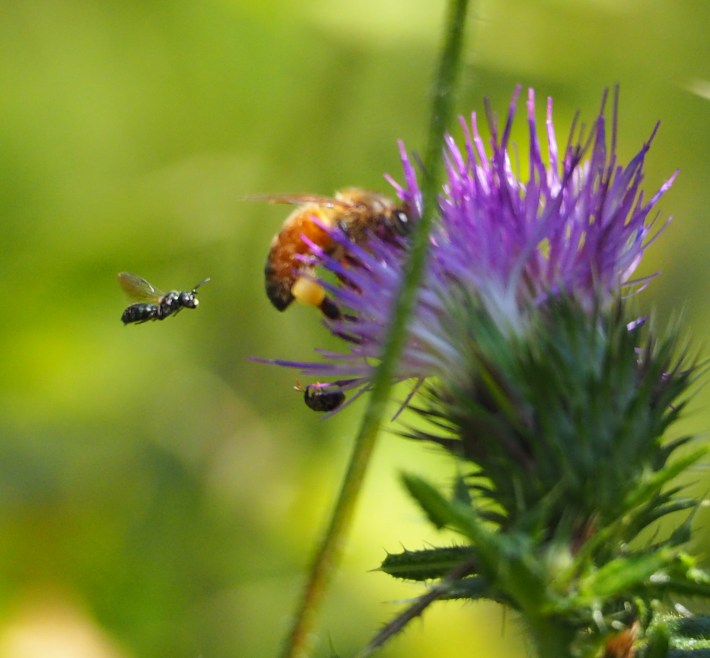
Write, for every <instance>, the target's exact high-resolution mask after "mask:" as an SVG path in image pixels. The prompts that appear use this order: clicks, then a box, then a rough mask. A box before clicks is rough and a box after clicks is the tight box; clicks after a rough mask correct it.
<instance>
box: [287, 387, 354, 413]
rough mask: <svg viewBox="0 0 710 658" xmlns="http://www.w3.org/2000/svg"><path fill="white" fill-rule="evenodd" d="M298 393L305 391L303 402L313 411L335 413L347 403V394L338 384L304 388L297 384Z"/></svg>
mask: <svg viewBox="0 0 710 658" xmlns="http://www.w3.org/2000/svg"><path fill="white" fill-rule="evenodd" d="M294 388H295V389H296V390H297V391H303V401H304V402H305V403H306V406H307V407H308V408H309V409H313V411H322V412H327V411H334V410H335V409H337V408H338V407H339V406H340V405H341V404H343V402H345V393H343V390H342V389H341V388H340V387H339V386H338V385H337V384H308V385H307V386H306V387H305V388H302V387H301V385H300V384H296V386H294Z"/></svg>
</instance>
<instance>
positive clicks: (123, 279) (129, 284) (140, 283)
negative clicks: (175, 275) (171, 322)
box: [118, 272, 210, 324]
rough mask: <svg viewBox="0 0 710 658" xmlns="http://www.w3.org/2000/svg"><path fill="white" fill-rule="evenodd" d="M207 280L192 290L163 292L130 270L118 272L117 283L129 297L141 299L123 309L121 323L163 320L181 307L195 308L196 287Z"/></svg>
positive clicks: (203, 282)
mask: <svg viewBox="0 0 710 658" xmlns="http://www.w3.org/2000/svg"><path fill="white" fill-rule="evenodd" d="M209 280H210V279H209V277H207V278H206V279H205V280H204V281H202V282H201V283H198V284H197V285H196V286H195V287H194V288H193V289H192V290H183V291H178V290H171V291H170V292H163V291H162V290H160V289H159V288H156V287H155V286H154V285H153V284H152V283H149V282H148V281H146V280H145V279H144V278H143V277H140V276H137V275H135V274H131V273H130V272H120V273H119V274H118V284H119V285H120V286H121V288H123V290H124V291H125V292H126V294H127V295H128V296H129V297H130V298H131V299H135V300H141V301H140V302H139V303H137V304H131V305H130V306H129V307H128V308H127V309H126V310H125V311H123V315H121V320H123V324H131V323H136V324H142V323H143V322H148V321H149V320H164V319H165V318H167V317H168V316H170V315H175V314H176V313H179V312H180V311H181V310H182V309H183V308H197V306H198V304H199V303H200V302H199V300H198V299H197V289H198V288H199V287H200V286H203V285H205V283H207V282H208V281H209Z"/></svg>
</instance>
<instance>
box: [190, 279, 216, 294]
mask: <svg viewBox="0 0 710 658" xmlns="http://www.w3.org/2000/svg"><path fill="white" fill-rule="evenodd" d="M211 278H212V277H209V276H208V277H207V278H206V279H205V280H204V281H200V282H199V283H198V284H197V285H196V286H195V287H194V288H193V289H192V292H193V294H194V293H195V292H196V291H197V289H198V288H199V287H200V286H204V285H205V283H209V282H210V279H211Z"/></svg>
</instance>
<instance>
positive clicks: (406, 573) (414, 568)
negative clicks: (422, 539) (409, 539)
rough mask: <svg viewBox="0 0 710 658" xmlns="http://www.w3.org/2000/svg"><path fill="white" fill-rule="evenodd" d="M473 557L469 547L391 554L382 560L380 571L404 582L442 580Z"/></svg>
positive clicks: (473, 552)
mask: <svg viewBox="0 0 710 658" xmlns="http://www.w3.org/2000/svg"><path fill="white" fill-rule="evenodd" d="M473 556H475V551H474V550H473V549H472V548H471V547H470V546H451V547H445V548H430V549H426V550H421V551H403V552H402V553H391V554H389V555H387V557H386V558H385V559H384V560H383V562H382V564H381V565H380V569H381V570H382V571H384V572H385V573H386V574H388V575H390V576H393V577H395V578H404V579H406V580H416V581H422V580H432V579H434V578H443V577H444V576H445V575H446V574H447V573H449V572H450V571H451V570H452V569H453V568H454V567H455V566H456V565H458V564H461V562H463V561H465V560H470V559H471V558H472V557H473Z"/></svg>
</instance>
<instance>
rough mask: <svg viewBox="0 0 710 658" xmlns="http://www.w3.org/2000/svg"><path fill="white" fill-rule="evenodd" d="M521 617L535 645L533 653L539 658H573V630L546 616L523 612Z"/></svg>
mask: <svg viewBox="0 0 710 658" xmlns="http://www.w3.org/2000/svg"><path fill="white" fill-rule="evenodd" d="M523 619H524V621H525V624H526V626H527V628H528V631H529V634H530V637H531V638H532V641H533V644H534V645H535V654H536V655H537V656H539V658H573V655H572V643H573V641H574V638H575V633H574V631H573V630H571V629H569V628H565V627H563V625H562V624H560V623H555V621H554V620H552V619H550V618H547V617H536V616H533V615H530V614H525V613H523Z"/></svg>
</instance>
